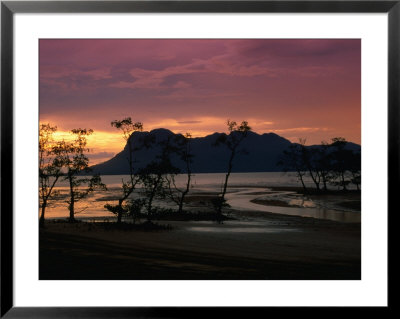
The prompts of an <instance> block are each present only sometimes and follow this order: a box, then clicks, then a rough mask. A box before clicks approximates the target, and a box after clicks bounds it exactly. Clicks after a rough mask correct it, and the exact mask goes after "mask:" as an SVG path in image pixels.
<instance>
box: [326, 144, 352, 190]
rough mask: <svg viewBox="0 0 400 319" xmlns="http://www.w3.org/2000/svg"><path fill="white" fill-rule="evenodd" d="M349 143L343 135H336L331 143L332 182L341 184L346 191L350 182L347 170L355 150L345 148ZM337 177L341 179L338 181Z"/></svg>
mask: <svg viewBox="0 0 400 319" xmlns="http://www.w3.org/2000/svg"><path fill="white" fill-rule="evenodd" d="M347 143H348V142H347V141H346V139H344V138H343V137H334V138H332V143H331V145H330V147H331V153H330V157H331V163H332V164H331V165H332V174H333V177H334V180H333V182H332V183H333V184H334V185H339V186H341V187H342V188H343V190H344V191H345V190H347V185H348V184H349V183H350V181H349V180H348V179H346V171H347V170H348V169H349V166H350V163H351V161H352V156H353V152H352V151H351V150H348V149H346V148H345V147H346V145H347ZM336 179H339V181H336Z"/></svg>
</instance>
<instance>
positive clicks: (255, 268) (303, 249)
mask: <svg viewBox="0 0 400 319" xmlns="http://www.w3.org/2000/svg"><path fill="white" fill-rule="evenodd" d="M231 216H232V217H234V218H236V220H229V221H225V222H224V223H223V224H217V223H215V222H212V221H203V222H201V221H198V222H196V221H159V222H158V223H160V224H163V225H166V224H169V225H170V226H171V227H172V229H171V230H159V231H140V230H130V231H124V230H117V229H107V228H105V227H104V226H103V225H101V224H94V223H77V224H68V223H59V222H58V223H56V222H47V224H46V227H45V228H44V229H41V230H40V235H39V242H40V245H39V279H41V280H46V279H52V280H57V279H59V280H63V279H77V280H79V279H86V280H102V279H104V280H126V279H128V280H144V279H146V280H153V279H154V280H156V279H157V280H158V279H169V280H181V279H182V280H188V279H190V280H204V279H206V280H208V279H211V280H214V279H223V280H225V279H230V280H234V279H240V280H250V279H253V280H265V279H267V280H268V279H274V280H286V279H290V280H297V279H298V280H310V279H319V280H330V279H342V280H345V279H346V280H347V279H350V280H359V279H361V225H360V224H359V223H339V222H334V221H329V220H318V219H314V218H306V217H298V216H286V215H280V214H272V213H266V212H251V211H234V212H232V214H231Z"/></svg>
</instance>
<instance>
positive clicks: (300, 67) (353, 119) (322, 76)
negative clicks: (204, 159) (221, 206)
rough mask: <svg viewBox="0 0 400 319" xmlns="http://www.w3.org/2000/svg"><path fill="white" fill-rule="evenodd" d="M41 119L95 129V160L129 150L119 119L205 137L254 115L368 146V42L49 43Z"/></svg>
mask: <svg viewBox="0 0 400 319" xmlns="http://www.w3.org/2000/svg"><path fill="white" fill-rule="evenodd" d="M39 55H40V121H41V122H42V123H50V124H52V125H56V126H57V127H58V130H59V133H58V137H59V138H61V137H64V136H66V132H67V131H68V130H71V129H73V128H79V127H81V128H92V129H93V130H94V131H95V134H94V135H93V136H92V137H91V138H90V140H89V146H90V147H91V148H92V150H93V152H92V155H91V160H92V163H93V162H100V161H104V160H107V159H109V158H110V157H112V156H113V155H114V154H115V153H117V152H119V151H120V150H122V148H123V146H124V140H123V138H122V135H121V134H120V132H118V131H117V130H116V129H115V128H113V127H111V125H110V122H111V121H112V120H116V119H122V118H124V117H127V116H131V117H132V119H133V120H134V121H141V122H143V124H144V130H146V131H150V130H152V129H154V128H160V127H163V128H167V129H170V130H171V131H173V132H181V133H185V132H191V133H192V135H193V136H205V135H208V134H212V133H214V132H224V131H226V120H227V119H231V120H236V121H238V122H240V121H242V120H247V121H248V122H249V125H250V126H251V127H252V129H253V130H254V131H255V132H257V133H268V132H274V133H276V134H278V135H281V136H283V137H285V138H287V139H289V140H291V141H298V139H299V138H306V139H307V144H317V143H320V142H321V141H323V140H325V141H329V140H330V139H331V138H332V137H336V136H341V137H345V138H346V139H347V140H349V141H352V142H355V143H359V144H361V41H360V40H357V39H356V40H352V39H346V40H318V39H317V40H290V39H287V40H268V39H266V40H264V39H254V40H253V39H247V40H220V39H216V40H40V52H39Z"/></svg>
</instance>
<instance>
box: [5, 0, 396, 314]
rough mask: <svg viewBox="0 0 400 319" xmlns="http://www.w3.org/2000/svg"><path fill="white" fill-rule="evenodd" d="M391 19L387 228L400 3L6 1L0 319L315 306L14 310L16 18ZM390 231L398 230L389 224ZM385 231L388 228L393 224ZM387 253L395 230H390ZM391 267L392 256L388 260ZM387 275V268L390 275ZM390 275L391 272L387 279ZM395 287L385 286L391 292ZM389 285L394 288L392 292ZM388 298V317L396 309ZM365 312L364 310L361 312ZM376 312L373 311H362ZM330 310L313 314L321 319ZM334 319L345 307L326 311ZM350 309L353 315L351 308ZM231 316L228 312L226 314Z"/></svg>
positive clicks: (392, 192)
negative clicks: (241, 15)
mask: <svg viewBox="0 0 400 319" xmlns="http://www.w3.org/2000/svg"><path fill="white" fill-rule="evenodd" d="M108 12H109V13H122V12H143V13H144V12H151V13H154V12H160V13H167V12H169V13H192V12H195V13H200V12H209V13H211V12H216V13H223V12H246V13H256V12H269V13H289V12H294V13H298V12H304V13H358V12H359V13H366V12H368V13H375V12H376V13H388V32H389V33H388V34H389V39H388V44H389V47H388V53H389V55H388V65H389V69H388V75H389V78H388V115H389V116H388V129H389V131H388V143H389V144H388V151H389V154H388V159H389V162H388V168H389V176H388V190H389V191H388V218H389V223H388V225H393V215H394V214H395V213H396V212H397V211H398V209H397V206H398V205H397V200H396V197H397V196H398V195H397V194H396V192H397V191H396V189H397V188H396V186H397V185H398V184H399V177H400V174H399V143H400V134H399V133H400V126H399V120H400V107H399V106H400V103H399V102H400V94H399V88H400V81H399V79H400V0H395V1H369V0H359V1H345V0H342V1H312V0H310V1H279V0H275V1H1V282H0V284H1V317H3V316H5V317H6V318H132V317H138V318H143V317H149V318H178V317H179V318H180V317H185V318H193V317H205V316H208V315H211V314H212V315H213V316H217V317H221V316H226V315H239V316H241V315H243V316H246V317H253V316H254V315H255V314H257V316H264V315H267V314H268V315H273V314H276V315H278V314H279V315H282V314H283V313H284V312H286V311H293V312H294V311H295V312H296V315H297V316H301V315H302V314H303V313H304V312H306V311H308V310H310V308H305V307H303V308H294V307H290V308H285V309H282V308H277V307H272V308H271V307H270V308H267V307H261V308H258V307H251V308H223V307H218V308H209V307H204V308H196V309H194V308H192V307H167V308H165V307H162V308H158V307H156V308H144V307H143V308H137V307H136V308H133V307H132V308H131V307H117V308H115V307H105V308H98V307H87V308H79V307H65V308H50V307H35V308H22V307H14V304H13V218H12V217H13V213H12V212H13V120H14V118H13V16H14V14H15V13H108ZM392 227H393V226H392ZM388 228H390V227H389V226H388ZM388 234H389V236H388V247H389V252H390V249H391V245H390V242H391V240H390V235H391V234H392V232H390V229H388ZM388 261H390V258H389V256H388ZM388 270H390V269H388ZM389 274H390V273H389ZM389 285H390V281H388V286H389ZM389 287H390V286H389ZM391 296H392V295H390V294H389V300H388V307H382V308H379V310H384V311H389V310H390V309H391V306H392V304H393V303H392V302H391V299H392V298H391ZM358 310H360V308H358ZM364 310H365V311H369V313H370V312H371V309H368V308H367V309H365V308H364ZM326 311H327V309H326V308H313V312H317V313H318V312H319V313H321V314H324V313H325V312H326ZM329 311H330V312H331V314H333V315H334V314H335V313H336V312H338V311H340V308H333V309H330V310H329ZM346 311H348V309H347V310H346ZM228 312H231V313H228Z"/></svg>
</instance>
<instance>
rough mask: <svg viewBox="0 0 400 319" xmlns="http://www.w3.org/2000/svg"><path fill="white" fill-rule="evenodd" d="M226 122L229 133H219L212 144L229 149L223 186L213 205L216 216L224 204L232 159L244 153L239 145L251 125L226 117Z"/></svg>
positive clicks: (220, 212)
mask: <svg viewBox="0 0 400 319" xmlns="http://www.w3.org/2000/svg"><path fill="white" fill-rule="evenodd" d="M226 124H227V126H228V132H229V135H227V134H222V135H220V136H219V137H218V138H217V140H216V142H215V143H214V146H218V145H225V146H226V147H227V148H228V149H229V151H230V155H229V159H228V169H227V173H226V175H225V181H224V186H223V189H222V192H221V194H220V195H219V196H218V198H217V200H216V202H215V205H214V206H215V207H216V210H217V213H218V215H219V217H218V218H220V217H221V214H222V207H223V206H224V204H225V201H226V200H225V194H226V189H227V187H228V180H229V176H230V175H231V172H232V168H233V160H234V159H235V157H236V155H237V154H239V153H242V154H243V153H246V151H245V150H240V149H239V146H240V144H241V143H242V142H243V140H244V139H245V138H246V137H247V133H248V132H249V131H251V127H250V126H249V125H248V122H247V121H242V123H241V124H240V125H239V124H237V123H236V122H235V121H230V120H229V119H228V120H227V123H226Z"/></svg>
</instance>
